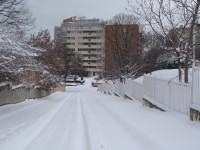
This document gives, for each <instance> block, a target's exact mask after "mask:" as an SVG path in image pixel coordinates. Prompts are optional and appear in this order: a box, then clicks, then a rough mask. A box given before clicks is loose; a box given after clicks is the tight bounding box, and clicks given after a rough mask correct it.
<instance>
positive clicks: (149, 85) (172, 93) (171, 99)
mask: <svg viewBox="0 0 200 150" xmlns="http://www.w3.org/2000/svg"><path fill="white" fill-rule="evenodd" d="M144 85H145V86H144V96H145V97H146V98H147V99H148V98H149V99H151V100H153V101H155V103H156V104H158V105H159V106H160V107H161V108H162V107H164V108H169V109H173V110H175V111H178V112H181V113H184V114H189V109H190V104H191V89H192V86H191V85H190V84H183V83H179V82H175V81H166V80H163V79H158V78H153V77H150V76H144Z"/></svg>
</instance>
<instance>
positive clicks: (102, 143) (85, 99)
mask: <svg viewBox="0 0 200 150" xmlns="http://www.w3.org/2000/svg"><path fill="white" fill-rule="evenodd" d="M89 81H90V79H88V82H87V83H86V84H85V85H82V86H77V87H67V88H66V92H57V93H55V94H52V95H50V96H48V97H45V98H41V99H38V100H28V101H25V102H22V103H19V104H16V105H6V106H2V107H0V149H1V150H133V149H135V150H188V149H191V150H199V149H200V123H198V122H191V121H190V120H189V117H188V116H184V115H181V114H178V113H174V112H160V111H158V110H155V109H149V108H147V107H144V106H142V104H141V103H140V102H138V101H129V100H124V99H121V98H118V97H115V96H108V95H104V94H103V93H100V92H97V91H96V88H93V87H91V86H90V82H89Z"/></svg>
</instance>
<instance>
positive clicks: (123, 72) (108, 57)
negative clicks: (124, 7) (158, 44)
mask: <svg viewBox="0 0 200 150" xmlns="http://www.w3.org/2000/svg"><path fill="white" fill-rule="evenodd" d="M138 23H139V19H138V18H137V17H135V16H133V15H126V14H122V13H121V14H118V15H116V16H114V17H113V18H112V19H110V20H109V21H108V22H107V25H106V26H105V70H106V72H107V73H108V72H115V73H111V74H116V75H117V76H118V77H120V78H126V77H134V76H135V75H136V73H137V72H138V70H140V69H141V67H142V66H141V65H139V63H138V62H139V60H140V58H141V45H140V44H141V43H140V41H141V34H140V30H139V25H138Z"/></svg>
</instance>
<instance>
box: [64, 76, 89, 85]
mask: <svg viewBox="0 0 200 150" xmlns="http://www.w3.org/2000/svg"><path fill="white" fill-rule="evenodd" d="M84 82H85V80H84V79H83V77H79V76H78V75H68V76H67V78H66V85H70V84H69V83H76V84H79V83H80V84H83V83H84Z"/></svg>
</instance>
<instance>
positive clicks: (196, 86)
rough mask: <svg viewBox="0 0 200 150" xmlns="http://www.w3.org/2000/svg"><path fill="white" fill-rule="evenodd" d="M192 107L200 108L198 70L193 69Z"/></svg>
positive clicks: (199, 75) (199, 71)
mask: <svg viewBox="0 0 200 150" xmlns="http://www.w3.org/2000/svg"><path fill="white" fill-rule="evenodd" d="M192 85H193V87H192V91H193V92H192V105H193V106H196V107H199V108H200V68H194V69H193V82H192Z"/></svg>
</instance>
